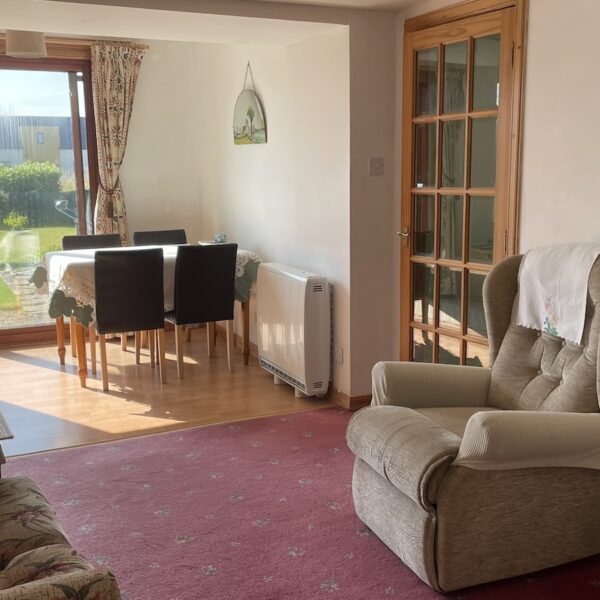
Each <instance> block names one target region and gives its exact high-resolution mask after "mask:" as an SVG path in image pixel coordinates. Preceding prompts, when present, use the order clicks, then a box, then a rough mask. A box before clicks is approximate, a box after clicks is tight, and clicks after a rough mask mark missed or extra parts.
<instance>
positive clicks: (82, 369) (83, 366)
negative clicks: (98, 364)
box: [73, 319, 87, 387]
mask: <svg viewBox="0 0 600 600" xmlns="http://www.w3.org/2000/svg"><path fill="white" fill-rule="evenodd" d="M73 322H74V323H75V319H73ZM75 340H76V344H77V364H78V367H79V382H80V383H81V387H85V385H86V379H87V359H86V356H85V329H84V328H83V325H80V324H79V323H75Z"/></svg>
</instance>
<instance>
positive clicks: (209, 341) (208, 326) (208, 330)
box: [206, 323, 214, 358]
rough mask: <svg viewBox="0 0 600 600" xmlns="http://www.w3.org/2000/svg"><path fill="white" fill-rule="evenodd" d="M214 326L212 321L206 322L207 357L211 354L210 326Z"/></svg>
mask: <svg viewBox="0 0 600 600" xmlns="http://www.w3.org/2000/svg"><path fill="white" fill-rule="evenodd" d="M213 327H214V324H213V323H207V324H206V349H207V352H208V358H210V357H211V356H212V328H213Z"/></svg>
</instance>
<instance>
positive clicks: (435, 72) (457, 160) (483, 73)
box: [402, 9, 510, 365]
mask: <svg viewBox="0 0 600 600" xmlns="http://www.w3.org/2000/svg"><path fill="white" fill-rule="evenodd" d="M507 10H510V9H507ZM507 14H508V13H507V12H506V11H497V12H496V13H492V14H488V15H484V16H481V17H474V18H472V19H469V20H468V22H467V21H466V20H465V21H464V23H463V22H461V26H453V25H448V26H438V27H436V28H432V29H431V30H423V31H419V32H415V33H414V34H411V35H412V38H411V39H412V50H411V51H412V60H413V62H412V65H409V68H412V81H413V82H414V89H413V90H412V92H413V93H412V110H411V111H410V115H407V117H410V126H409V127H408V128H406V129H405V131H408V132H412V136H413V137H412V140H411V144H410V146H408V147H409V149H411V148H412V155H411V161H410V173H411V174H412V181H411V182H410V186H408V187H410V189H409V190H408V189H407V188H405V187H403V197H402V202H403V208H402V215H403V223H404V224H406V225H407V226H408V229H409V233H410V241H409V242H408V243H407V244H406V245H404V246H403V248H402V256H403V266H406V265H408V267H407V269H408V272H409V273H410V277H407V278H406V279H404V281H405V282H406V284H407V286H408V288H409V289H408V291H404V290H403V302H406V300H404V298H405V294H406V295H408V297H409V302H410V304H409V308H408V309H407V314H406V320H405V321H404V323H406V324H407V328H406V329H405V330H403V339H406V340H407V344H406V345H404V346H403V355H402V356H403V358H405V359H409V360H418V361H424V362H431V361H433V362H442V363H446V364H478V365H485V364H487V342H486V335H487V330H486V323H485V314H484V310H483V291H482V290H483V281H484V279H485V275H486V273H487V272H488V271H489V269H490V268H491V266H492V264H493V263H494V262H495V261H497V260H498V259H499V258H501V257H502V254H501V249H499V248H497V245H498V239H502V238H501V235H499V232H498V230H497V226H498V223H499V218H498V216H499V215H502V211H503V210H505V205H503V204H502V202H503V196H502V195H501V189H502V188H501V187H499V182H500V184H502V178H503V177H506V176H507V174H506V171H500V170H499V168H501V167H502V165H503V164H504V163H502V162H501V161H500V157H501V156H502V155H503V153H506V148H501V149H500V148H499V146H498V144H499V143H500V141H501V140H502V139H506V138H502V136H501V135H500V134H499V131H501V130H502V128H503V127H505V123H504V121H503V119H504V118H505V114H506V111H504V112H503V102H504V100H503V98H504V97H503V96H502V93H501V91H502V89H503V83H502V81H501V76H502V74H503V73H505V71H506V70H503V64H504V62H503V61H506V60H507V52H506V48H507V45H506V44H503V39H504V37H503V36H506V35H509V34H508V33H507V31H508V25H507V23H508V20H507V17H506V15H507ZM463 24H464V26H463ZM421 40H422V41H421ZM421 43H422V44H423V46H422V47H421V46H420V44H421ZM434 44H435V47H434ZM409 80H410V78H409ZM507 87H508V86H507ZM405 97H406V96H405ZM499 165H500V167H499ZM407 167H408V165H407ZM424 188H425V189H424ZM405 190H406V192H405ZM407 192H408V193H407ZM504 222H505V221H502V223H504ZM403 306H406V304H403Z"/></svg>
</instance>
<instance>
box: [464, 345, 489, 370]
mask: <svg viewBox="0 0 600 600" xmlns="http://www.w3.org/2000/svg"><path fill="white" fill-rule="evenodd" d="M489 354H490V353H489V348H488V347H487V346H484V345H483V344H474V343H473V342H467V360H466V364H467V365H469V366H470V367H489V366H490V356H489Z"/></svg>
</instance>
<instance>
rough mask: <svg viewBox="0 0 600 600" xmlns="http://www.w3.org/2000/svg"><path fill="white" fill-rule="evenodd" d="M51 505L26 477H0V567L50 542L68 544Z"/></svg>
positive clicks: (36, 486)
mask: <svg viewBox="0 0 600 600" xmlns="http://www.w3.org/2000/svg"><path fill="white" fill-rule="evenodd" d="M68 543H69V542H68V540H67V537H66V535H65V532H64V530H63V528H62V526H61V524H60V523H59V522H58V519H57V517H56V513H55V512H54V509H53V508H52V507H51V506H50V504H49V502H48V500H46V497H45V496H44V494H43V493H42V491H41V490H40V488H39V487H38V485H37V483H35V481H33V480H32V479H29V478H28V477H9V478H8V479H0V569H4V568H5V567H6V565H7V564H8V563H9V562H10V561H11V560H12V559H13V558H14V557H15V556H17V555H19V554H22V553H23V552H27V551H28V550H33V549H34V548H39V547H40V546H49V545H52V544H68Z"/></svg>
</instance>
